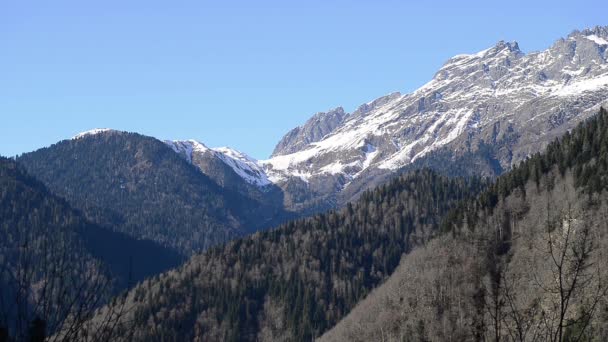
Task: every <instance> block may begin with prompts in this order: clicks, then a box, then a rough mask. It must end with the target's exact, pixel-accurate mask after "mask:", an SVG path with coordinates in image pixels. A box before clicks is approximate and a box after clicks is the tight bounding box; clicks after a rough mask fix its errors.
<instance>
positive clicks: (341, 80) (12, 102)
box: [0, 0, 608, 159]
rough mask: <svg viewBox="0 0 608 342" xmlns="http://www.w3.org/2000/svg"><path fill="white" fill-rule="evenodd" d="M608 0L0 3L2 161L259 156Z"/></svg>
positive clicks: (593, 15)
mask: <svg viewBox="0 0 608 342" xmlns="http://www.w3.org/2000/svg"><path fill="white" fill-rule="evenodd" d="M607 13H608V2H607V1H606V0H597V1H584V0H582V1H567V2H565V3H564V4H560V3H558V2H556V1H530V0H527V1H500V2H495V3H494V4H489V3H488V1H445V2H439V1H435V2H433V1H383V0H378V1H370V0H367V1H356V0H355V1H332V0H323V1H317V0H308V1H264V0H259V1H214V2H210V1H201V0H199V1H150V0H145V1H140V0H137V1H134V0H120V1H114V0H105V1H83V0H78V1H64V0H54V1H46V0H44V1H26V0H3V1H0V154H2V155H9V156H10V155H15V154H17V153H22V152H27V151H32V150H35V149H37V148H40V147H43V146H47V145H50V144H52V143H54V142H56V141H59V140H61V139H65V138H69V137H71V136H72V135H74V134H76V133H78V132H80V131H84V130H88V129H91V128H96V127H110V128H116V129H121V130H128V131H136V132H140V133H143V134H147V135H151V136H155V137H158V138H162V139H188V138H194V139H197V140H200V141H202V142H204V143H206V144H207V145H210V146H225V145H227V146H231V147H234V148H236V149H239V150H242V151H244V152H246V153H249V154H251V155H252V156H254V157H256V158H260V159H261V158H265V157H267V156H268V155H269V154H270V152H271V151H272V149H273V147H274V145H275V143H276V142H277V141H278V140H279V139H280V137H281V136H282V135H283V134H284V133H285V132H287V131H288V130H289V129H291V128H293V127H295V126H297V125H299V124H301V123H303V122H304V121H306V119H307V118H308V117H310V116H311V115H312V114H314V113H315V112H318V111H324V110H326V109H329V108H333V107H337V106H344V107H345V109H346V110H347V111H352V110H353V109H355V108H356V107H357V106H358V105H359V104H361V103H364V102H367V101H369V100H372V99H374V98H376V97H379V96H381V95H384V94H386V93H389V92H393V91H401V92H408V91H411V90H413V89H416V88H417V87H419V86H420V85H422V84H424V83H426V82H427V81H428V80H430V79H431V78H432V76H433V74H434V72H435V71H436V70H437V69H438V68H439V67H440V66H441V65H442V64H443V62H444V61H445V60H446V59H447V58H449V57H450V56H452V55H455V54H459V53H472V52H476V51H479V50H482V49H485V48H487V47H490V46H492V45H493V44H494V43H495V42H496V41H498V40H501V39H502V40H508V41H512V40H516V41H518V42H519V44H520V48H521V49H522V50H523V51H525V52H528V51H534V50H540V49H545V48H546V47H548V46H550V45H551V44H552V43H553V42H554V41H555V40H556V39H557V38H559V37H562V36H565V35H567V34H568V33H569V32H570V31H572V30H573V29H581V28H585V27H591V26H595V25H607V24H608V22H607V20H608V19H607V17H606V15H607Z"/></svg>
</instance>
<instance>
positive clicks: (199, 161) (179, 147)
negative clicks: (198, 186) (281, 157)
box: [165, 140, 271, 187]
mask: <svg viewBox="0 0 608 342" xmlns="http://www.w3.org/2000/svg"><path fill="white" fill-rule="evenodd" d="M165 143H166V144H167V145H169V147H171V148H172V149H173V150H174V151H175V152H176V153H178V154H179V155H181V156H182V157H183V158H185V159H186V160H187V161H188V162H190V163H192V164H194V165H196V166H197V167H199V169H201V170H202V171H203V173H206V174H208V175H209V173H211V172H209V170H207V169H206V167H205V165H204V160H205V157H207V158H211V159H217V160H219V161H221V162H222V163H223V164H225V166H227V167H229V168H230V170H231V171H232V172H234V173H235V174H236V175H238V176H239V177H240V178H241V179H242V180H244V181H245V182H247V183H249V184H251V185H255V186H258V187H264V186H265V185H269V184H271V182H270V181H269V180H268V177H266V173H265V172H264V170H263V169H262V167H261V166H260V165H259V164H258V161H257V160H255V159H253V158H251V157H249V156H248V155H246V154H244V153H242V152H239V151H237V150H234V149H231V148H229V147H218V148H209V147H207V146H205V145H204V144H203V143H201V142H198V141H196V140H184V141H179V140H176V141H170V140H166V141H165Z"/></svg>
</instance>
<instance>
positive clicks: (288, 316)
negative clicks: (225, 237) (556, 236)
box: [128, 170, 484, 341]
mask: <svg viewBox="0 0 608 342" xmlns="http://www.w3.org/2000/svg"><path fill="white" fill-rule="evenodd" d="M483 186H484V183H483V182H481V181H479V180H472V181H464V180H463V179H453V180H452V179H448V178H444V177H440V176H438V175H436V174H435V173H433V172H431V171H428V170H425V171H418V172H415V173H412V174H409V175H404V176H401V177H399V178H397V179H394V180H393V181H391V182H390V183H388V184H386V185H384V186H382V187H380V188H378V189H376V190H375V191H370V192H366V193H365V194H364V195H363V196H362V197H361V199H360V200H359V201H358V202H356V203H353V204H349V205H348V206H347V207H346V208H344V209H342V210H339V211H330V212H328V213H325V214H320V215H316V216H314V217H311V218H307V219H301V220H297V221H293V222H290V223H287V224H284V225H282V226H280V227H279V228H277V229H274V230H272V231H267V232H260V233H256V234H254V235H253V236H251V237H248V238H244V239H239V240H236V241H233V242H230V243H229V244H228V245H226V246H225V247H218V248H213V249H211V250H209V251H208V252H206V253H203V254H201V255H198V256H195V257H194V258H192V259H191V260H190V261H189V262H188V263H187V264H186V265H185V266H183V267H180V268H178V269H176V270H175V271H171V272H168V273H166V274H163V275H161V276H159V277H155V278H153V279H151V280H149V281H146V282H144V283H143V284H141V285H140V286H138V287H137V288H136V289H134V290H133V291H131V293H130V294H129V301H130V303H131V304H132V305H133V307H132V308H130V314H131V315H132V316H131V317H132V319H133V322H134V325H135V326H134V327H129V328H128V329H129V331H134V332H135V333H134V336H133V338H134V339H135V340H139V341H154V340H175V341H185V340H192V339H194V340H200V341H256V340H262V341H280V340H310V339H311V338H314V337H317V336H320V334H321V333H323V332H324V331H325V330H327V329H328V328H330V327H331V326H333V325H334V324H335V323H336V322H337V321H338V320H339V319H340V318H342V317H343V316H344V315H345V314H347V313H348V312H349V311H350V309H351V308H352V307H353V306H354V305H355V304H356V303H357V302H358V301H359V300H360V299H362V298H364V297H365V295H366V294H368V293H369V292H370V291H371V290H372V289H373V288H374V287H375V286H377V285H378V284H380V283H381V282H382V281H383V280H384V279H386V277H388V275H390V274H391V272H392V271H393V270H394V268H395V267H396V266H397V264H398V262H399V260H400V258H401V255H402V254H403V253H405V252H407V251H408V250H409V249H411V248H412V247H413V246H416V245H418V244H421V243H422V242H423V241H424V240H425V239H427V238H428V237H429V236H431V235H432V234H433V233H434V232H435V231H436V230H437V225H438V223H439V218H440V217H441V215H442V214H443V213H445V212H446V211H448V210H450V209H451V208H453V207H454V205H455V204H456V203H457V202H458V201H460V200H462V199H464V198H467V197H469V196H471V195H472V194H475V193H476V192H478V191H479V190H480V189H482V188H483Z"/></svg>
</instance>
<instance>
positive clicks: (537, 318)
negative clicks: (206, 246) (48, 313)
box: [124, 109, 608, 341]
mask: <svg viewBox="0 0 608 342" xmlns="http://www.w3.org/2000/svg"><path fill="white" fill-rule="evenodd" d="M607 146H608V112H606V111H605V110H603V109H602V110H601V111H600V113H599V114H598V115H597V116H596V117H594V118H592V119H590V120H589V121H585V122H583V123H582V124H580V125H579V126H578V127H577V128H576V129H574V130H573V131H572V132H571V133H570V132H567V133H565V135H564V136H563V137H562V138H561V139H559V140H556V141H555V142H553V143H551V144H549V145H548V147H547V150H546V152H544V153H535V154H534V155H532V156H531V157H530V158H528V159H526V160H525V161H524V162H522V163H521V164H520V165H518V166H516V167H514V168H513V169H512V170H511V171H509V172H507V173H505V174H504V175H502V176H500V177H498V178H497V179H496V181H495V182H493V183H491V184H487V183H486V182H483V181H480V180H479V179H477V178H473V179H471V180H469V181H466V180H465V179H462V178H458V179H450V178H447V177H445V176H440V175H438V174H437V173H435V172H433V171H430V170H419V171H415V172H413V173H409V174H405V175H401V176H399V177H397V178H395V179H393V180H392V181H391V182H390V183H387V184H385V185H383V186H380V187H378V188H377V189H375V190H374V191H367V192H364V193H363V195H362V196H361V197H360V199H359V200H358V201H357V202H355V203H352V204H349V205H347V206H346V207H345V208H343V209H341V210H339V211H336V210H330V211H328V212H327V213H324V214H319V215H315V216H313V217H310V218H307V219H300V220H296V221H292V222H289V223H286V224H284V225H282V226H280V227H278V228H277V229H274V230H270V231H265V232H258V233H256V234H254V235H252V236H249V237H246V238H243V239H237V240H234V241H232V242H230V243H228V244H227V245H226V246H222V247H216V248H213V249H211V250H209V251H207V252H205V253H203V254H200V255H197V256H194V257H193V258H191V259H190V261H188V262H187V263H186V264H185V265H184V266H182V267H180V268H178V269H175V270H173V271H170V272H167V273H165V274H163V275H161V276H159V277H157V278H155V279H150V280H149V281H146V282H144V283H142V284H141V285H139V286H138V287H137V288H135V289H133V290H132V291H130V293H129V294H128V295H127V300H128V303H129V304H128V305H129V307H130V308H131V310H130V313H129V314H128V315H127V317H126V318H125V319H126V321H127V322H129V325H128V327H125V328H124V329H128V331H129V332H131V333H132V334H130V335H129V339H131V340H135V341H154V340H161V339H169V340H204V341H232V340H233V341H237V340H238V341H249V340H255V341H291V340H295V341H305V340H306V341H308V340H311V339H315V338H319V337H321V334H322V333H324V332H326V331H327V330H328V329H330V328H331V327H332V326H334V324H335V323H337V322H338V321H339V320H341V319H342V318H344V317H345V316H346V315H347V314H349V312H350V314H349V315H348V316H347V318H346V320H344V321H341V322H340V323H338V325H337V327H336V330H330V331H329V332H328V333H327V334H325V335H323V336H322V337H321V338H322V340H331V341H344V340H354V341H357V340H361V341H367V340H402V339H404V338H406V337H408V338H411V339H413V340H414V341H425V340H448V339H454V340H463V341H468V340H484V339H494V338H495V337H496V336H499V338H501V339H503V340H513V339H516V338H515V337H513V336H516V335H515V334H518V333H521V334H524V333H525V334H528V333H529V334H530V335H529V338H527V339H526V338H523V340H551V339H552V338H553V337H555V336H558V337H559V338H557V337H556V338H555V340H563V337H564V336H566V337H568V336H569V337H568V338H571V339H572V338H574V339H575V340H576V338H575V337H576V336H587V337H588V336H604V335H606V331H607V330H606V329H605V327H606V326H607V324H608V323H607V322H608V319H607V318H606V316H605V315H604V313H605V312H606V310H607V309H608V301H607V300H608V275H606V274H604V272H603V270H605V267H606V266H607V265H606V260H605V258H604V256H605V252H608V235H606V234H605V228H606V226H605V213H606V208H608V198H607V197H606V196H607V192H606V190H607V189H608V149H607ZM398 264H399V266H398ZM397 266H398V267H397ZM391 273H392V275H391V276H390V278H389V277H388V276H389V274H391ZM378 286H379V287H378ZM375 288H377V289H375ZM374 289H375V290H374ZM556 294H561V296H560V295H556ZM364 298H366V299H365V300H364V301H362V302H361V300H362V299H364ZM357 303H359V304H357ZM353 308H354V310H352V309H353ZM158 317H162V319H159V318H158ZM130 324H133V325H130ZM554 334H555V335H554ZM602 334H604V335H602ZM600 340H601V339H600Z"/></svg>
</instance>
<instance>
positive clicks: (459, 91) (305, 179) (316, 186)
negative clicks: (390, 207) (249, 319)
mask: <svg viewBox="0 0 608 342" xmlns="http://www.w3.org/2000/svg"><path fill="white" fill-rule="evenodd" d="M607 98H608V27H595V28H593V29H587V30H583V31H574V32H573V33H571V34H570V35H568V36H567V37H566V38H562V39H559V40H558V41H557V42H555V44H553V46H551V47H550V48H548V49H547V50H544V51H540V52H532V53H528V54H525V53H523V52H522V51H521V50H520V49H519V46H518V44H517V43H516V42H504V41H500V42H498V43H497V44H496V45H495V46H492V47H490V48H488V49H486V50H483V51H480V52H478V53H475V54H467V55H458V56H454V57H452V58H450V59H449V60H448V61H447V62H446V63H445V64H444V65H443V66H442V67H441V68H440V69H439V70H438V71H437V73H436V74H435V76H434V77H433V79H432V80H431V81H430V82H428V83H427V84H425V85H424V86H422V87H420V88H419V89H417V90H416V91H414V92H412V93H410V94H400V93H393V94H390V95H387V96H384V97H381V98H379V99H377V100H374V101H372V102H369V103H366V104H364V105H362V106H360V107H359V108H358V109H357V110H356V111H354V112H353V113H350V114H342V112H340V113H339V114H340V115H334V116H328V115H327V114H321V115H318V116H315V117H313V119H311V120H310V121H309V122H307V123H306V124H305V125H304V126H303V127H301V128H297V129H295V130H293V131H291V132H289V133H288V134H287V135H286V136H285V137H284V138H283V139H282V140H281V142H279V144H278V145H277V147H276V148H275V152H274V153H273V155H272V157H271V158H270V159H268V160H263V161H260V164H261V165H263V166H264V170H265V171H266V174H267V176H268V178H269V179H270V180H271V181H273V182H274V183H275V184H277V185H278V186H280V187H281V188H282V189H283V190H284V192H285V201H286V205H287V207H290V208H294V209H296V210H306V209H307V208H312V209H314V208H323V207H324V206H325V207H327V206H330V207H331V206H335V205H341V204H344V203H346V202H347V201H348V200H350V199H352V198H356V197H357V196H358V195H359V194H360V193H361V192H362V191H364V190H365V189H366V188H368V187H370V186H373V185H374V184H378V183H379V182H380V181H384V180H386V179H387V178H388V177H390V175H391V174H393V173H394V172H396V171H399V170H401V169H402V168H404V167H405V168H407V167H408V166H410V165H412V164H413V163H419V164H421V165H428V166H431V167H434V168H438V169H439V171H445V172H448V173H449V172H452V170H451V166H452V165H451V164H453V163H461V164H462V165H465V167H464V168H463V169H462V172H467V173H477V174H482V175H487V176H492V177H494V176H497V175H499V174H501V173H502V172H504V171H506V170H509V169H510V168H511V167H512V166H513V165H516V164H517V163H518V162H519V161H521V160H523V159H525V158H526V157H527V156H529V155H531V154H533V153H535V152H536V151H539V150H541V149H542V148H543V147H545V146H546V145H547V144H548V143H549V142H551V141H553V140H554V139H555V138H556V137H559V136H561V135H562V134H563V133H564V132H566V131H567V130H569V129H571V128H573V127H575V126H576V124H577V123H578V122H580V121H581V120H584V119H585V118H587V117H589V116H590V115H592V114H593V113H595V112H597V110H598V109H599V107H600V105H602V104H606V103H607V102H606V101H607V100H606V99H607ZM330 113H331V112H330ZM325 117H328V118H331V120H329V119H328V120H329V123H331V124H329V123H327V122H326V120H324V118H325ZM311 132H318V133H315V134H313V133H311ZM462 160H467V163H464V162H462ZM470 163H474V164H473V165H475V167H474V168H471V167H470V165H471V164H470ZM467 164H468V165H467ZM319 201H321V202H320V203H319Z"/></svg>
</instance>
